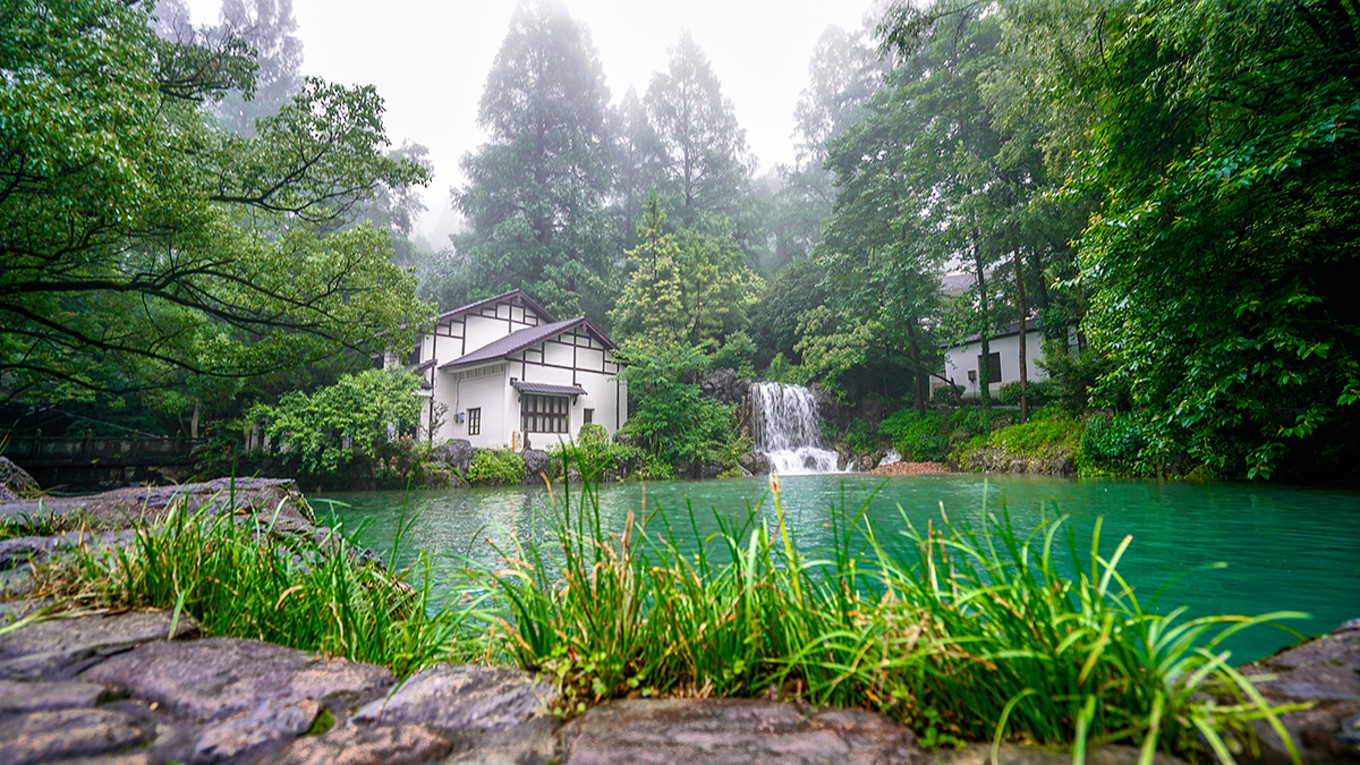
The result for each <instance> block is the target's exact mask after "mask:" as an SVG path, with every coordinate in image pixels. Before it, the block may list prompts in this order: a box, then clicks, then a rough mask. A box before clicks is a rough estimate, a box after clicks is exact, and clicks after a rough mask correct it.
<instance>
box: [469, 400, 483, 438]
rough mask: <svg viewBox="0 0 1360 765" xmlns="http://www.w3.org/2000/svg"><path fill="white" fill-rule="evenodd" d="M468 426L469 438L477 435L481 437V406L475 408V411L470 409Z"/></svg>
mask: <svg viewBox="0 0 1360 765" xmlns="http://www.w3.org/2000/svg"><path fill="white" fill-rule="evenodd" d="M467 426H468V428H467V434H468V435H469V436H477V435H481V433H482V408H481V407H480V406H479V407H477V408H475V409H469V410H468V416H467Z"/></svg>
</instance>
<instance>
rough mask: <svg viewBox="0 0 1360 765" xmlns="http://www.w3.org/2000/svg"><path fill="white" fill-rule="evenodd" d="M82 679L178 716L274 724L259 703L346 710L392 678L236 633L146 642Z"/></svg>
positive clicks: (377, 669) (367, 698) (373, 695)
mask: <svg viewBox="0 0 1360 765" xmlns="http://www.w3.org/2000/svg"><path fill="white" fill-rule="evenodd" d="M162 634H163V633H162ZM81 679H84V680H93V681H95V682H100V683H117V684H118V685H121V686H122V687H124V688H127V689H128V692H129V693H131V694H133V695H134V696H137V697H140V698H144V699H147V700H149V701H152V702H155V703H156V704H158V705H159V706H161V707H164V708H165V709H167V710H168V711H169V712H170V713H172V714H175V715H177V716H180V717H186V718H190V719H194V720H198V721H200V722H216V721H225V720H227V719H229V718H231V717H234V716H236V715H245V716H246V717H248V718H250V719H254V720H257V721H259V722H260V724H261V725H266V724H268V725H273V724H274V723H273V722H271V721H269V719H268V716H267V714H266V712H267V710H262V709H261V708H260V707H261V705H268V704H275V705H276V706H275V707H274V709H275V710H276V711H280V710H283V709H284V708H286V707H289V706H291V705H295V704H301V703H303V702H304V701H306V700H308V699H312V700H316V701H321V702H322V703H327V702H337V704H338V707H337V708H338V709H341V710H343V709H345V708H348V707H349V706H350V705H352V704H362V703H366V702H368V701H370V700H372V699H374V698H377V697H380V696H382V695H383V693H384V692H386V690H387V689H388V688H390V687H392V685H393V683H394V679H393V677H392V673H391V672H389V671H388V670H386V669H384V668H382V667H378V666H375V665H372V664H360V663H357V662H352V661H346V660H345V659H337V658H322V657H319V656H316V655H314V654H309V653H306V652H304V651H299V650H296V649H293V648H285V647H283V646H278V645H273V644H271V643H262V642H260V641H257V640H243V639H240V638H209V639H206V640H193V641H188V642H174V643H164V642H160V643H148V644H146V645H142V646H140V647H138V648H137V649H135V650H132V651H128V652H126V653H121V654H118V655H116V656H110V657H109V658H107V659H105V660H104V661H103V662H101V663H100V664H97V665H95V666H94V667H92V668H90V669H89V670H86V672H85V673H84V674H83V675H82V677H81ZM333 713H334V710H333ZM309 722H310V721H309ZM279 724H280V725H282V726H283V727H285V728H291V726H289V725H287V724H284V722H280V723H279Z"/></svg>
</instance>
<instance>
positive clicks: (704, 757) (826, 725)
mask: <svg viewBox="0 0 1360 765" xmlns="http://www.w3.org/2000/svg"><path fill="white" fill-rule="evenodd" d="M560 738H561V742H562V748H563V756H562V758H561V762H563V763H564V764H565V765H597V764H602V763H618V762H630V763H644V764H645V763H657V764H658V765H660V763H673V762H704V763H711V764H712V765H726V764H727V763H732V765H737V764H738V763H740V764H741V765H745V764H746V763H752V762H791V763H805V764H808V765H810V764H811V763H828V765H829V764H830V763H864V765H869V763H882V764H885V765H886V764H887V763H902V764H903V765H907V764H909V763H922V762H924V761H925V760H924V755H923V754H922V753H921V752H920V750H918V749H917V748H916V737H915V736H914V735H912V732H911V731H909V730H907V729H906V728H903V727H901V726H899V725H897V724H896V723H893V722H891V721H889V720H887V719H886V718H884V717H881V716H879V715H876V714H873V713H870V712H865V711H862V710H857V709H834V708H830V709H822V710H814V709H811V708H809V707H805V706H803V705H800V704H786V703H776V702H772V701H759V700H751V699H665V700H658V701H652V700H644V699H632V700H623V701H615V702H613V703H610V704H605V705H603V706H599V707H595V708H594V709H591V710H589V711H588V712H586V713H585V714H584V715H582V716H580V717H578V718H576V719H575V720H572V721H571V722H570V723H567V725H566V726H564V727H563V728H562V732H561V734H560Z"/></svg>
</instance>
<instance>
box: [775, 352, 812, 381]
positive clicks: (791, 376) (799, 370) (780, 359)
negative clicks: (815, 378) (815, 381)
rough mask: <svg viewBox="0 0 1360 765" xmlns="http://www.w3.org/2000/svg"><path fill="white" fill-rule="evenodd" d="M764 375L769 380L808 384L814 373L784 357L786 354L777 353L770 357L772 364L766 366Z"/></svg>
mask: <svg viewBox="0 0 1360 765" xmlns="http://www.w3.org/2000/svg"><path fill="white" fill-rule="evenodd" d="M764 377H765V380H766V381H767V382H783V383H793V384H794V385H807V383H808V380H810V379H812V374H811V373H810V372H808V371H807V370H806V369H804V368H803V367H800V366H798V365H797V364H794V363H792V362H790V361H789V360H788V359H786V358H784V354H782V353H776V354H775V355H774V358H773V359H770V366H768V367H766V368H765V374H764Z"/></svg>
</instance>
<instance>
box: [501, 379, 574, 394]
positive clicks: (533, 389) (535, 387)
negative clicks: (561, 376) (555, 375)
mask: <svg viewBox="0 0 1360 765" xmlns="http://www.w3.org/2000/svg"><path fill="white" fill-rule="evenodd" d="M510 384H511V385H513V386H514V387H515V390H517V391H520V392H521V393H556V394H558V395H563V396H580V395H582V394H584V393H585V392H586V391H585V388H582V387H580V386H579V385H549V384H548V383H536V382H525V381H524V380H515V381H514V382H512V383H510Z"/></svg>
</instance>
